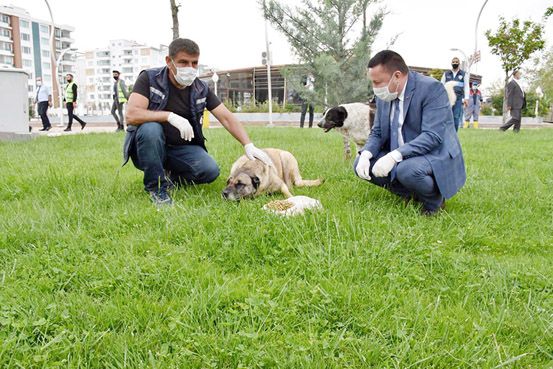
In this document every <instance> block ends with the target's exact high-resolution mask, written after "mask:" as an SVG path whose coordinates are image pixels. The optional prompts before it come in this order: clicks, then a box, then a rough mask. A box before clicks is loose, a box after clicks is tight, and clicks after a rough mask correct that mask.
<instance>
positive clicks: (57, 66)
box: [56, 47, 77, 127]
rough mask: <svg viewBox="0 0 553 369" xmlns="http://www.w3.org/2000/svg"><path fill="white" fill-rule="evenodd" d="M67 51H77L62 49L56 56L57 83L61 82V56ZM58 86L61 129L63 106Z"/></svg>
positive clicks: (61, 125) (69, 48)
mask: <svg viewBox="0 0 553 369" xmlns="http://www.w3.org/2000/svg"><path fill="white" fill-rule="evenodd" d="M68 51H77V49H74V48H71V47H68V48H67V49H63V50H62V51H61V52H60V55H59V56H58V60H56V71H59V72H60V74H59V78H56V80H58V83H59V80H61V79H62V78H63V74H62V73H61V71H60V63H61V59H62V58H63V56H64V55H65V54H66V53H67V52H68ZM59 86H60V87H59V88H58V99H59V103H60V123H59V127H63V104H62V101H63V96H62V93H61V83H60V84H59Z"/></svg>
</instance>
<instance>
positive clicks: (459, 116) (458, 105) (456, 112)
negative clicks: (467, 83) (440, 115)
mask: <svg viewBox="0 0 553 369" xmlns="http://www.w3.org/2000/svg"><path fill="white" fill-rule="evenodd" d="M451 110H452V111H453V123H454V124H455V131H458V130H459V125H460V124H461V120H463V99H462V98H459V97H458V98H457V100H455V104H454V105H453V106H452V107H451Z"/></svg>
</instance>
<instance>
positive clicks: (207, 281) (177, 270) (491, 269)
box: [0, 128, 553, 368]
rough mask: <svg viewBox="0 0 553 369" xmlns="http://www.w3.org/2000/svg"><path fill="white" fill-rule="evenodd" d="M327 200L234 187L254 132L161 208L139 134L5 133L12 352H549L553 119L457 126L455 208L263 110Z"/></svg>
mask: <svg viewBox="0 0 553 369" xmlns="http://www.w3.org/2000/svg"><path fill="white" fill-rule="evenodd" d="M249 132H250V135H251V137H252V139H253V140H254V142H255V143H256V144H257V146H258V147H278V148H281V149H285V150H288V151H291V152H292V153H293V154H294V155H295V156H296V158H297V159H298V161H299V164H300V169H301V171H302V174H303V177H304V178H308V179H312V178H316V177H322V178H324V179H325V180H326V182H325V183H324V184H323V185H322V186H320V187H316V188H301V189H295V190H293V192H294V194H296V195H307V196H310V197H314V198H317V199H320V200H321V202H322V204H323V206H324V208H325V209H324V210H323V211H321V212H319V213H313V214H307V215H305V216H303V217H296V218H280V217H277V216H274V215H271V214H268V213H265V212H264V211H263V210H262V209H261V207H262V205H263V204H265V203H266V202H268V201H270V200H271V199H281V198H282V196H281V195H275V196H273V197H268V196H266V197H261V198H257V199H255V200H250V201H242V202H240V203H230V202H225V201H223V200H222V199H221V195H220V193H221V190H222V189H223V187H224V185H225V182H226V177H227V176H228V173H229V170H230V166H231V164H232V163H233V162H234V160H236V159H237V158H238V156H240V155H241V154H242V153H243V152H242V148H241V147H240V145H239V144H238V143H237V142H236V141H234V140H233V139H232V138H231V137H230V135H229V134H227V133H226V132H225V131H224V130H221V129H212V130H209V131H208V132H207V138H208V148H209V150H210V154H211V155H213V156H214V157H215V159H216V160H217V162H218V163H219V164H220V166H221V177H220V178H219V179H218V180H217V181H216V182H214V183H212V184H210V185H204V186H198V187H195V188H193V187H190V188H184V189H180V190H178V191H177V192H175V193H174V195H173V199H174V201H175V206H174V207H173V208H170V209H166V210H164V211H157V210H156V208H155V207H154V206H153V205H152V204H151V202H150V199H149V197H148V195H147V194H146V193H145V192H144V191H143V189H142V173H141V172H139V171H138V170H136V169H134V167H133V166H132V164H131V165H128V166H126V167H124V168H123V169H121V170H119V165H120V163H121V154H120V152H121V143H122V139H123V136H122V135H115V134H97V135H93V134H90V135H75V136H66V137H58V138H47V137H43V138H38V139H36V140H33V141H31V142H23V143H0V157H1V160H0V171H1V172H0V173H1V175H0V204H1V207H0V368H499V367H501V368H552V367H553V252H552V251H553V215H552V214H553V164H552V163H553V129H542V130H526V131H522V132H521V133H520V134H519V135H514V134H513V133H512V132H507V133H500V132H498V131H490V130H464V131H462V132H460V136H461V141H462V145H463V150H464V154H465V160H466V166H467V175H468V180H467V184H466V186H465V187H464V188H463V189H462V190H461V192H460V193H458V194H457V196H455V197H454V198H453V199H451V200H449V201H448V202H447V209H446V211H445V212H443V213H442V214H441V215H439V216H436V217H432V218H427V217H422V216H420V215H419V209H418V208H417V207H416V206H413V205H404V203H403V202H402V201H401V200H399V199H397V198H396V197H394V196H393V195H391V194H389V193H388V192H386V191H384V190H382V189H379V188H376V187H375V186H371V185H369V184H367V183H366V182H363V181H361V180H359V179H357V178H356V177H354V175H353V172H352V170H351V162H350V161H345V160H344V159H343V153H342V144H341V136H339V135H338V134H337V133H334V132H333V133H328V134H326V135H325V134H324V133H323V132H322V131H321V130H319V129H312V130H308V129H304V130H299V129H293V128H275V129H267V128H255V129H250V130H249Z"/></svg>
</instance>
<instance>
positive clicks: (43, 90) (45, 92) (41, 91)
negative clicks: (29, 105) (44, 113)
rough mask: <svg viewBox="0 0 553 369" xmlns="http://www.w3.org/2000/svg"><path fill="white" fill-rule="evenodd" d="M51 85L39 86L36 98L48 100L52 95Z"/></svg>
mask: <svg viewBox="0 0 553 369" xmlns="http://www.w3.org/2000/svg"><path fill="white" fill-rule="evenodd" d="M51 94H52V93H51V92H50V87H48V86H45V85H42V86H39V87H37V93H36V100H37V102H43V101H48V96H49V95H51Z"/></svg>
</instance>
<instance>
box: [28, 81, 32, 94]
mask: <svg viewBox="0 0 553 369" xmlns="http://www.w3.org/2000/svg"><path fill="white" fill-rule="evenodd" d="M29 79H30V78H29ZM28 91H29V92H33V86H32V85H29V87H28Z"/></svg>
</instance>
